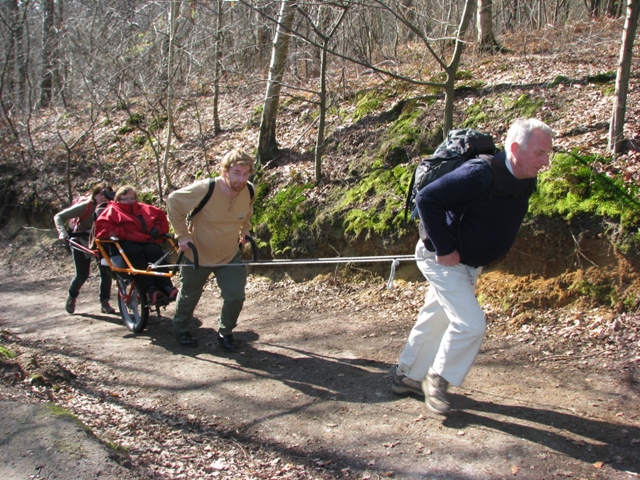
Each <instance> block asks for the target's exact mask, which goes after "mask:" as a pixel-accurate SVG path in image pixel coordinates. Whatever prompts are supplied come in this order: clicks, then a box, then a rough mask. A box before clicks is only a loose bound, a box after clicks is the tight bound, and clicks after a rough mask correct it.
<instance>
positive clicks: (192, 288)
mask: <svg viewBox="0 0 640 480" xmlns="http://www.w3.org/2000/svg"><path fill="white" fill-rule="evenodd" d="M240 259H241V255H240V253H239V252H238V255H236V256H235V257H234V258H233V260H231V262H230V264H231V263H235V264H238V263H240ZM185 262H186V260H185ZM181 274H182V285H181V287H180V292H179V293H178V298H177V300H176V312H175V314H174V316H173V330H174V331H175V333H176V334H177V335H180V334H181V333H185V332H188V331H189V327H190V324H191V320H192V318H193V312H194V310H195V309H196V306H197V305H198V302H199V301H200V297H201V296H202V290H203V289H204V285H205V284H206V283H207V280H208V279H209V275H211V274H213V275H214V276H215V277H216V282H217V283H218V288H220V294H221V295H222V300H223V303H222V310H221V312H220V318H219V320H218V333H220V334H221V335H229V334H231V332H232V330H233V329H234V328H235V326H236V325H237V324H238V317H239V316H240V312H241V311H242V306H243V305H244V298H245V296H244V289H245V286H246V284H247V268H246V267H245V266H244V265H228V266H227V265H225V266H222V267H202V266H201V267H199V268H198V269H197V270H196V269H195V268H193V266H192V265H189V266H184V267H182V268H181Z"/></svg>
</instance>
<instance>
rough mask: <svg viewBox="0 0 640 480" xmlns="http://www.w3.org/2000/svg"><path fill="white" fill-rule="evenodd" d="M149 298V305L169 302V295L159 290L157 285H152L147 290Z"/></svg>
mask: <svg viewBox="0 0 640 480" xmlns="http://www.w3.org/2000/svg"><path fill="white" fill-rule="evenodd" d="M147 299H148V300H149V305H152V306H155V305H166V304H167V303H168V302H167V300H168V299H167V296H166V295H165V294H164V293H162V292H161V291H160V290H158V289H157V288H156V287H151V288H150V289H149V290H148V291H147Z"/></svg>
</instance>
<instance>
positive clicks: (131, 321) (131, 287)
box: [118, 276, 149, 333]
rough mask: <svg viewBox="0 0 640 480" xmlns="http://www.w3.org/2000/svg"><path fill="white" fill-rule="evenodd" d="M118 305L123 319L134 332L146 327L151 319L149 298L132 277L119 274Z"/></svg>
mask: <svg viewBox="0 0 640 480" xmlns="http://www.w3.org/2000/svg"><path fill="white" fill-rule="evenodd" d="M118 307H119V309H120V315H122V321H123V322H124V324H125V326H126V327H127V328H128V329H129V330H131V331H132V332H133V333H140V332H141V331H143V330H144V329H145V328H146V326H147V322H148V321H149V306H148V305H147V299H146V297H145V295H144V294H143V293H142V290H141V289H140V287H138V286H137V285H136V284H135V282H134V281H133V280H132V279H131V277H122V276H118Z"/></svg>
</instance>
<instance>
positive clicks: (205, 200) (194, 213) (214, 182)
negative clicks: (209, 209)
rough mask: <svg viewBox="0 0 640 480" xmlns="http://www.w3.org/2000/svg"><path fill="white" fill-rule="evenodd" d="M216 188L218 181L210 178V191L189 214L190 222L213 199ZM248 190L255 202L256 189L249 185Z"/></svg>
mask: <svg viewBox="0 0 640 480" xmlns="http://www.w3.org/2000/svg"><path fill="white" fill-rule="evenodd" d="M215 187H216V179H215V178H210V179H209V189H208V190H207V193H206V194H205V196H204V197H202V200H200V203H199V204H198V206H197V207H196V208H194V209H193V210H191V212H189V215H188V217H187V218H188V219H189V220H191V219H192V218H193V217H194V216H195V215H196V214H197V213H198V212H200V210H202V209H203V208H204V206H205V205H206V204H207V202H208V201H209V200H210V199H211V195H213V189H214V188H215ZM247 188H248V189H249V195H251V200H253V199H254V197H255V196H256V191H255V188H254V187H253V185H252V184H250V183H247Z"/></svg>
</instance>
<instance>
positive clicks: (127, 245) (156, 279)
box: [120, 240, 173, 292]
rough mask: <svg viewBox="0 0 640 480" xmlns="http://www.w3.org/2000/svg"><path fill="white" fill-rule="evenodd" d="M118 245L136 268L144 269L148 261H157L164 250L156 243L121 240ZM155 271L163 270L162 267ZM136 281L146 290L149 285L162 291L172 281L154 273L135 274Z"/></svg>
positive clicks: (170, 286) (168, 286) (170, 284)
mask: <svg viewBox="0 0 640 480" xmlns="http://www.w3.org/2000/svg"><path fill="white" fill-rule="evenodd" d="M120 246H121V247H122V250H124V253H125V255H126V256H127V258H128V259H129V261H130V262H131V265H133V266H134V267H135V268H136V269H138V270H146V269H147V266H148V265H149V263H154V262H156V261H158V260H159V259H160V258H161V257H162V255H164V252H163V251H162V247H160V245H158V244H156V243H139V242H129V241H127V240H121V241H120ZM156 271H164V272H166V271H167V270H166V269H164V270H162V269H158V270H156ZM135 279H136V283H137V284H138V285H140V286H141V287H142V289H143V290H144V291H145V292H147V291H148V290H149V289H150V288H151V287H157V288H158V289H159V290H161V291H164V290H165V288H172V287H173V283H172V282H171V279H170V278H169V277H160V276H155V275H135Z"/></svg>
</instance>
